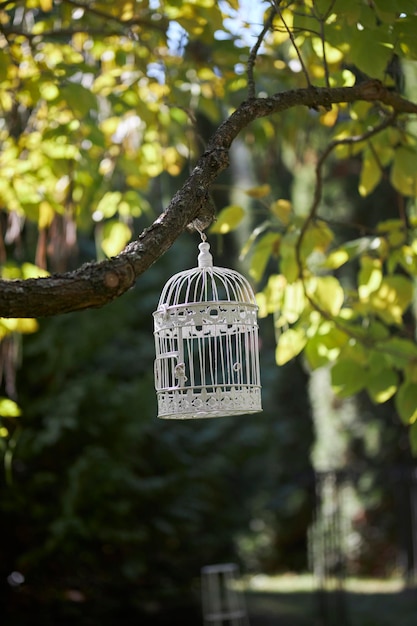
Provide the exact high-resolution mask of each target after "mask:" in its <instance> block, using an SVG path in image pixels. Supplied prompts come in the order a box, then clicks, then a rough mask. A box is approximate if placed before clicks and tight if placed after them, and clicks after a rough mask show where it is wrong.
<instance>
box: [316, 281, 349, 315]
mask: <svg viewBox="0 0 417 626" xmlns="http://www.w3.org/2000/svg"><path fill="white" fill-rule="evenodd" d="M308 293H309V295H310V296H311V298H312V300H313V302H314V304H316V305H317V306H318V307H319V308H320V309H321V310H323V311H324V312H325V313H329V314H330V315H334V316H335V315H338V313H339V312H340V309H341V308H342V306H343V302H344V298H345V295H344V291H343V287H342V285H341V284H340V283H339V281H338V280H337V278H335V277H334V276H319V277H317V278H314V279H312V280H311V281H310V282H309V284H308Z"/></svg>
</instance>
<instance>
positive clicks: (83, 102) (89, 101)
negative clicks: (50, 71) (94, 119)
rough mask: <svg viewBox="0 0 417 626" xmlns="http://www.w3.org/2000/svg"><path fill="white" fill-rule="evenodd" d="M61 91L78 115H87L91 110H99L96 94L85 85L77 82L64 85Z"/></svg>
mask: <svg viewBox="0 0 417 626" xmlns="http://www.w3.org/2000/svg"><path fill="white" fill-rule="evenodd" d="M60 92H61V96H63V97H64V99H65V101H66V103H67V104H68V106H69V107H70V109H72V111H73V112H74V113H75V114H76V115H79V116H81V117H87V116H88V115H89V114H90V113H91V111H97V98H96V96H95V95H94V94H93V93H91V91H90V90H89V89H87V88H86V87H83V85H80V84H77V83H70V84H67V85H63V86H62V87H61V90H60Z"/></svg>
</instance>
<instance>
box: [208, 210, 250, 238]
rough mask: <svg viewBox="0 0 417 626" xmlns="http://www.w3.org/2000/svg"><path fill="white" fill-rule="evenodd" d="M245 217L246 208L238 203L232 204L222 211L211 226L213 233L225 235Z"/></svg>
mask: <svg viewBox="0 0 417 626" xmlns="http://www.w3.org/2000/svg"><path fill="white" fill-rule="evenodd" d="M244 217H245V210H244V208H243V207H241V206H240V205H238V204H231V205H230V206H227V207H225V208H224V209H222V210H221V211H220V213H219V214H218V216H217V219H216V221H215V222H214V224H213V225H212V226H211V227H210V232H211V233H216V234H219V235H225V234H226V233H229V232H230V231H232V230H235V229H236V228H237V227H238V226H239V224H240V222H241V221H242V220H243V218H244Z"/></svg>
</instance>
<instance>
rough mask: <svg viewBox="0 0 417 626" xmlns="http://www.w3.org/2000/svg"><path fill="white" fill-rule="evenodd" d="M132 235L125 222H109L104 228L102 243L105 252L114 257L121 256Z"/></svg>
mask: <svg viewBox="0 0 417 626" xmlns="http://www.w3.org/2000/svg"><path fill="white" fill-rule="evenodd" d="M131 236H132V233H131V231H130V228H129V227H128V226H127V225H126V224H123V222H109V223H107V224H106V225H105V227H104V237H103V240H102V242H101V247H102V249H103V252H104V253H105V254H106V255H107V256H108V257H112V256H115V255H116V254H119V252H121V251H122V250H123V248H124V247H125V246H126V244H127V243H128V241H129V240H130V238H131Z"/></svg>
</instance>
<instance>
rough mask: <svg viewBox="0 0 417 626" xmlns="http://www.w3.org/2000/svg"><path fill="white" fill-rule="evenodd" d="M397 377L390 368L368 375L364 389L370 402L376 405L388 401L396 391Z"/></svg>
mask: <svg viewBox="0 0 417 626" xmlns="http://www.w3.org/2000/svg"><path fill="white" fill-rule="evenodd" d="M398 383H399V376H398V374H397V372H395V371H394V370H393V369H391V368H384V369H382V370H381V369H378V370H377V371H375V372H373V371H372V370H371V371H370V373H369V377H368V382H367V385H366V389H367V391H368V393H369V395H370V397H371V398H372V400H373V401H374V402H376V403H378V404H380V403H382V402H386V401H387V400H389V399H390V398H391V397H392V396H393V395H394V393H395V392H396V391H397V388H398Z"/></svg>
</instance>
